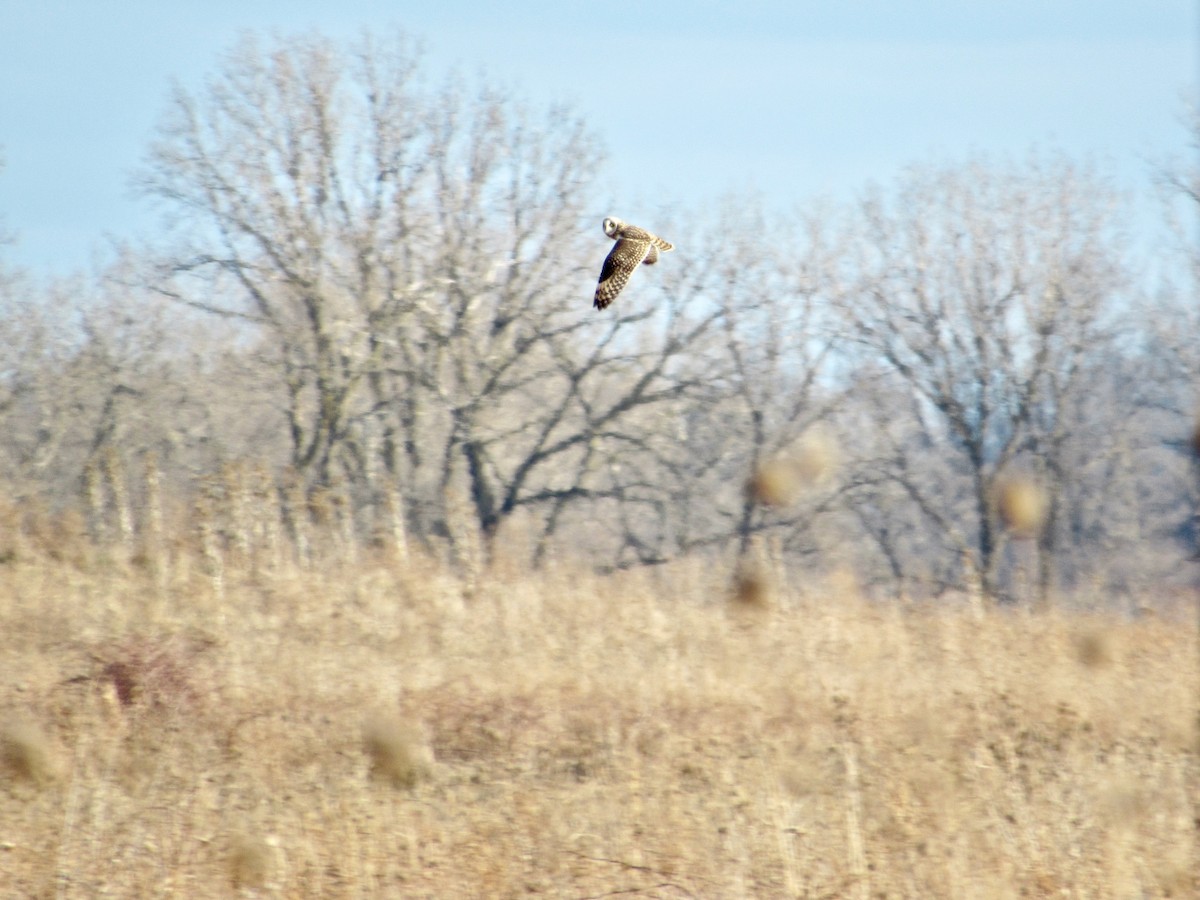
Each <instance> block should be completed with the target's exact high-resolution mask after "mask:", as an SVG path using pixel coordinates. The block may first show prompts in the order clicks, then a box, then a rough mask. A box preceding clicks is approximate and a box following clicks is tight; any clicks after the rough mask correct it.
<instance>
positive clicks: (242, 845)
mask: <svg viewBox="0 0 1200 900" xmlns="http://www.w3.org/2000/svg"><path fill="white" fill-rule="evenodd" d="M273 858H274V853H273V852H272V847H271V844H270V841H268V840H267V839H266V838H264V837H262V836H261V835H258V834H246V833H244V832H237V833H235V834H233V835H231V836H230V838H229V855H228V858H227V862H228V865H229V880H230V882H232V884H233V886H234V887H235V888H243V887H246V888H261V887H265V886H266V884H267V882H268V881H269V880H270V878H271V866H272V861H273Z"/></svg>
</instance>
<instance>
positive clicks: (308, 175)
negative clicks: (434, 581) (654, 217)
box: [0, 35, 1200, 599]
mask: <svg viewBox="0 0 1200 900" xmlns="http://www.w3.org/2000/svg"><path fill="white" fill-rule="evenodd" d="M1192 135H1193V137H1195V136H1196V135H1200V128H1196V126H1195V123H1194V122H1193V123H1192ZM600 147H601V142H600V141H599V140H598V138H597V136H596V135H595V134H593V133H592V132H591V131H590V130H589V128H588V127H587V125H586V123H585V122H583V121H581V120H580V119H579V118H578V117H577V116H575V115H574V114H573V113H572V112H571V111H570V110H568V109H565V108H560V107H552V108H549V109H544V110H535V109H531V108H530V107H529V106H528V105H526V104H524V103H523V102H521V101H520V100H519V99H517V98H514V97H512V96H510V95H508V94H506V93H504V92H500V91H497V90H496V89H494V88H492V87H491V86H489V85H487V84H482V85H468V84H465V83H463V82H459V81H449V82H446V83H434V82H432V81H431V80H430V78H429V77H428V74H427V73H426V72H424V71H423V69H422V66H421V62H420V59H419V54H417V53H416V52H415V51H414V48H413V46H412V45H411V43H410V42H409V41H408V40H407V39H406V38H405V37H403V36H402V35H393V36H388V37H383V38H381V37H374V36H368V37H364V38H362V39H361V40H359V41H357V42H353V43H349V44H338V43H335V42H332V41H330V40H327V39H325V38H322V37H320V36H304V37H285V38H278V39H275V40H273V41H271V42H268V43H263V42H261V41H260V40H259V39H257V38H254V37H247V38H245V39H244V40H243V41H242V43H240V44H239V45H238V46H237V47H236V48H235V50H234V52H232V53H231V54H230V55H229V56H228V57H227V58H226V59H225V61H224V63H223V65H222V67H221V68H220V69H219V71H218V72H217V73H216V74H215V75H214V77H213V78H212V79H211V80H210V81H209V82H208V84H207V85H206V86H205V87H204V88H203V89H201V90H198V91H194V92H192V91H187V90H184V89H182V88H176V89H175V90H174V92H173V93H172V95H171V97H170V100H169V103H168V105H167V110H166V112H165V114H164V116H163V118H162V120H161V122H160V126H159V129H158V132H157V135H156V139H155V140H154V142H153V143H152V145H151V146H150V147H149V148H148V151H147V155H146V159H145V162H144V164H143V165H142V167H141V169H140V170H139V172H138V174H137V176H136V183H137V187H138V189H139V190H140V192H141V193H142V194H143V195H144V196H145V198H146V200H147V202H151V203H156V204H157V205H159V206H160V207H161V209H162V212H163V214H164V223H165V224H164V229H163V231H162V232H161V233H160V234H158V235H155V236H154V237H153V239H151V240H148V241H145V242H142V243H136V244H135V243H128V244H125V245H123V246H122V247H120V249H119V252H118V253H117V254H116V259H115V261H114V262H113V263H112V264H111V266H110V267H109V269H108V270H107V271H105V272H104V273H102V275H101V276H100V277H96V278H89V277H84V276H78V277H75V278H72V279H68V280H63V281H58V282H53V283H41V282H38V283H35V282H34V281H33V280H32V279H31V278H29V277H28V276H26V275H23V274H22V273H19V272H15V271H13V270H12V269H11V267H10V268H7V269H3V270H0V354H2V357H0V421H2V422H3V425H2V426H0V478H3V481H4V483H5V485H6V489H7V492H8V494H9V497H10V498H11V500H12V504H13V506H14V508H20V507H22V506H23V505H24V506H31V505H39V507H40V508H41V507H44V508H49V509H53V510H57V511H66V510H70V509H76V510H82V511H83V513H82V515H83V516H84V519H85V528H86V529H87V530H88V532H89V533H90V534H91V536H92V538H93V539H96V540H100V539H105V538H106V537H107V538H111V537H112V536H113V534H114V533H117V534H124V535H125V536H126V537H128V536H129V535H130V534H132V533H134V532H137V531H139V530H144V529H146V528H147V527H148V526H147V525H146V522H145V519H146V515H145V511H146V509H147V508H148V505H147V504H148V499H149V498H150V494H149V493H148V490H149V489H148V488H147V487H146V483H147V482H146V477H145V473H147V472H152V473H153V477H152V478H151V480H150V483H151V484H152V485H153V486H154V488H153V490H154V492H158V491H161V492H162V494H163V495H164V496H167V497H173V498H177V503H179V504H182V505H183V506H186V504H187V503H188V502H191V501H190V500H188V499H187V498H194V497H196V496H200V495H202V494H203V493H204V491H205V490H206V488H205V485H208V486H209V489H212V485H213V484H215V483H216V482H215V481H214V480H213V479H215V478H217V476H218V475H219V473H221V472H222V471H228V470H229V467H231V466H253V467H256V468H255V469H254V471H255V472H257V473H258V474H257V475H256V476H255V477H256V478H257V481H256V482H255V484H257V485H258V487H257V488H255V491H256V493H254V496H255V497H256V498H257V500H256V501H255V502H256V503H258V504H259V505H263V506H268V507H274V506H277V505H278V506H288V504H287V503H286V500H287V498H288V497H296V496H302V497H305V498H309V500H311V499H312V498H314V497H318V496H336V497H338V498H339V500H338V503H339V504H340V506H339V509H341V511H342V512H341V515H342V518H343V520H344V522H345V523H346V529H347V534H348V535H351V536H357V537H358V538H359V539H364V540H365V539H367V538H369V537H370V536H371V535H373V534H377V533H378V532H379V530H380V529H381V528H386V529H391V530H392V531H393V532H396V533H402V534H404V535H405V540H408V541H412V542H416V543H419V544H423V545H424V546H425V547H426V548H427V549H428V550H430V551H431V552H435V553H449V554H450V556H451V558H456V557H461V556H462V555H463V554H464V553H466V552H467V550H465V549H464V548H469V547H472V546H478V547H480V548H482V551H481V552H483V553H487V552H489V549H490V548H491V546H492V545H493V543H494V542H496V541H498V540H501V539H503V535H504V534H505V533H506V530H512V531H514V532H515V531H520V532H521V534H522V535H523V536H524V540H525V542H526V546H527V551H528V557H529V559H528V562H530V563H531V564H538V563H540V562H542V561H544V560H545V559H546V558H547V557H548V555H568V556H570V557H572V558H576V559H582V560H585V561H587V562H589V563H590V564H592V565H595V566H597V567H601V568H603V567H625V566H632V565H646V564H655V563H659V562H665V561H668V560H672V559H676V558H679V557H681V556H686V555H695V554H707V555H712V556H714V557H744V556H746V555H747V554H748V553H749V552H751V548H754V547H760V548H761V547H764V546H767V547H770V548H771V552H772V553H774V554H775V555H776V556H777V558H778V559H780V560H784V561H787V562H788V564H789V565H790V564H794V565H796V566H810V567H813V568H814V569H824V570H829V569H834V568H847V569H850V570H852V571H854V572H855V573H856V574H857V576H858V577H859V579H860V580H861V581H863V582H864V583H866V584H868V585H872V586H876V587H878V588H880V589H882V590H886V591H891V592H898V593H903V594H910V595H936V594H940V593H943V592H945V591H958V590H962V589H964V588H969V589H971V590H975V591H979V592H982V593H983V594H984V595H986V596H990V597H994V598H1001V599H1004V598H1015V597H1017V596H1018V594H1019V593H1020V590H1019V588H1020V585H1019V580H1020V579H1021V578H1024V579H1025V580H1026V589H1027V590H1028V591H1030V592H1031V593H1032V594H1036V595H1037V596H1042V597H1045V596H1048V595H1049V594H1051V593H1052V592H1054V591H1087V590H1093V589H1095V590H1102V591H1104V592H1107V593H1111V592H1113V591H1114V590H1116V591H1118V592H1120V591H1128V592H1133V591H1140V590H1144V589H1146V588H1147V587H1148V586H1151V585H1153V586H1161V585H1165V584H1183V583H1186V582H1187V580H1188V579H1189V578H1191V577H1194V576H1193V575H1192V574H1191V573H1190V572H1189V571H1188V568H1187V563H1186V560H1187V558H1188V557H1189V555H1191V554H1194V553H1195V552H1196V551H1197V548H1198V547H1200V528H1198V524H1197V523H1198V510H1200V473H1198V471H1197V466H1200V463H1197V461H1196V455H1197V453H1200V449H1198V448H1197V446H1196V444H1197V443H1200V437H1195V436H1194V429H1195V422H1196V418H1195V417H1196V412H1197V405H1198V403H1200V397H1198V396H1197V386H1198V385H1200V340H1198V339H1197V338H1196V335H1200V318H1198V316H1200V305H1198V304H1197V302H1196V300H1195V290H1196V285H1197V284H1198V283H1200V278H1198V276H1200V254H1197V253H1196V252H1195V250H1194V246H1193V245H1192V244H1191V242H1190V240H1189V237H1190V235H1188V234H1187V228H1185V227H1180V226H1179V223H1180V222H1186V221H1188V220H1189V219H1190V218H1192V217H1194V215H1195V209H1196V201H1197V198H1198V197H1200V188H1198V187H1197V177H1198V176H1197V171H1196V170H1195V169H1194V168H1189V167H1188V166H1186V165H1175V166H1168V167H1166V168H1164V170H1163V171H1162V172H1161V173H1159V176H1158V179H1159V184H1160V187H1161V188H1162V191H1163V195H1164V201H1163V216H1164V223H1166V224H1165V226H1164V233H1170V232H1169V228H1170V226H1171V225H1172V224H1174V226H1175V227H1176V228H1177V232H1176V233H1177V236H1178V239H1177V240H1175V241H1171V240H1168V239H1164V241H1163V242H1162V246H1161V247H1159V248H1158V249H1157V251H1156V253H1157V254H1158V256H1157V258H1156V262H1157V263H1161V265H1155V266H1149V265H1147V263H1146V261H1145V260H1144V259H1140V258H1138V257H1137V256H1136V255H1135V254H1134V253H1133V250H1132V243H1131V237H1130V235H1129V233H1128V232H1127V230H1126V222H1127V218H1128V215H1129V204H1128V200H1127V198H1124V197H1122V196H1121V195H1120V193H1119V192H1118V191H1116V190H1115V189H1114V188H1113V187H1112V185H1111V183H1110V181H1109V180H1108V179H1107V178H1106V177H1105V176H1104V174H1103V173H1102V172H1100V171H1098V170H1096V169H1095V168H1094V167H1092V166H1089V165H1087V164H1084V163H1080V162H1078V161H1075V160H1071V159H1069V158H1066V157H1063V156H1057V155H1045V154H1041V155H1039V154H1031V155H1030V156H1029V157H1028V158H1027V159H1024V160H1019V161H1012V160H1004V161H995V160H987V159H980V158H977V159H970V160H966V161H964V162H961V163H958V164H950V165H925V166H920V165H918V166H914V167H912V168H911V169H909V170H908V171H906V172H905V173H904V174H902V175H901V176H900V177H899V178H897V179H896V180H895V182H894V183H893V184H891V185H887V186H873V187H871V188H869V189H867V190H866V191H864V192H863V194H862V196H861V197H860V198H859V199H858V200H857V201H855V202H853V203H842V204H833V203H824V204H819V205H816V206H814V207H813V208H810V209H806V210H804V211H801V212H794V213H781V212H778V211H775V210H772V209H769V208H768V207H767V205H766V204H764V203H763V202H762V201H761V199H759V198H754V197H728V198H726V199H725V200H724V201H722V202H721V203H720V204H719V205H718V206H717V207H716V208H714V209H711V210H706V211H705V212H704V213H703V214H699V213H697V214H695V215H691V216H683V215H678V214H675V215H669V214H667V213H664V214H663V219H662V221H658V222H655V223H654V228H655V230H656V231H658V233H660V234H663V235H665V236H667V237H668V238H669V239H670V240H671V241H672V242H673V243H675V245H676V247H677V248H678V249H677V251H676V252H675V253H673V254H672V255H671V259H670V260H669V263H670V264H669V265H666V264H664V265H662V266H660V267H658V268H657V270H656V272H655V277H654V278H640V279H639V280H638V281H637V282H635V285H634V286H633V288H632V289H631V290H628V291H627V292H626V293H625V294H624V295H622V297H620V298H619V299H618V301H617V303H616V304H614V306H613V307H612V308H611V309H609V310H607V311H606V312H605V313H603V314H597V313H595V311H593V310H592V309H591V306H590V302H588V301H589V298H590V296H591V291H592V289H593V288H594V281H595V276H596V273H597V271H598V267H599V262H600V260H601V259H602V258H603V254H604V253H606V252H607V244H606V243H602V241H603V238H602V236H601V235H600V234H599V230H600V225H599V223H600V220H601V219H602V218H603V216H604V215H607V214H610V213H616V214H620V213H621V211H620V210H614V209H609V208H608V206H607V205H606V204H608V203H609V202H610V198H606V197H605V195H604V190H603V186H602V182H601V181H600V179H599V178H598V175H599V173H600V172H601V168H602V165H603V155H602V152H601V151H600V149H599V148H600ZM1173 216H1174V217H1175V218H1172V217H1173ZM0 258H2V257H0ZM1163 270H1166V271H1171V272H1176V273H1179V274H1178V275H1177V276H1176V277H1174V278H1173V279H1171V278H1166V277H1164V276H1163V275H1162V274H1161V272H1162V271H1163ZM134 475H136V477H134ZM1018 490H1025V491H1026V494H1024V495H1021V496H1025V497H1026V498H1027V500H1028V502H1027V503H1026V506H1027V507H1028V506H1029V504H1032V505H1033V507H1036V511H1035V514H1034V515H1033V518H1034V519H1036V522H1034V523H1032V524H1031V525H1030V526H1029V527H1024V528H1023V527H1022V526H1021V523H1020V521H1016V520H1017V519H1019V516H1015V515H1014V514H1013V513H1012V509H1013V508H1015V506H1014V502H1015V501H1014V502H1009V500H1007V499H1006V498H1011V497H1016V496H1018V494H1016V493H1013V492H1014V491H1018ZM210 492H211V491H210ZM226 492H227V493H228V491H227V490H226ZM155 496H157V493H155ZM306 502H307V501H306ZM156 503H158V501H157V500H156V501H155V503H152V504H149V506H150V507H153V506H154V505H155V504H156ZM288 508H290V509H292V510H293V511H292V513H291V514H290V519H289V521H290V522H291V526H290V527H291V528H292V531H293V534H294V535H295V534H299V533H300V528H301V525H302V523H301V522H300V519H302V518H305V517H311V516H313V515H315V513H314V512H313V509H314V508H315V507H313V506H312V505H311V503H310V504H308V505H306V503H299V504H291V505H290V506H288ZM297 510H299V511H298V512H297ZM160 514H161V513H160ZM463 523H469V524H466V525H464V524H463ZM224 539H228V536H226V537H225V538H224Z"/></svg>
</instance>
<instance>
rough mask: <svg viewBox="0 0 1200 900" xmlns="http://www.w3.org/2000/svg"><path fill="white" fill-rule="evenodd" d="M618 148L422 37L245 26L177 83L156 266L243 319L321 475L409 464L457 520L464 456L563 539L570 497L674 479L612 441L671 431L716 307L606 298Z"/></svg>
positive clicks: (409, 486)
mask: <svg viewBox="0 0 1200 900" xmlns="http://www.w3.org/2000/svg"><path fill="white" fill-rule="evenodd" d="M597 147H598V143H597V141H596V140H595V138H594V137H593V136H592V135H590V134H589V133H588V132H587V131H586V130H585V129H584V128H583V126H582V124H581V123H580V122H579V121H578V120H577V119H576V118H574V117H572V116H571V115H570V114H569V113H567V112H566V111H565V110H563V109H561V108H553V109H550V110H549V111H548V112H547V113H545V114H544V115H540V116H539V115H534V114H532V113H530V112H529V111H528V110H526V109H525V108H523V107H522V106H521V105H519V104H518V103H516V102H514V101H513V100H511V99H510V98H508V97H506V96H504V95H502V94H499V93H497V92H495V91H491V90H488V89H486V88H485V89H481V90H479V91H476V92H474V93H469V92H468V91H467V90H466V89H464V88H463V87H462V86H460V85H458V84H454V83H452V84H450V85H449V86H447V87H443V88H437V89H432V88H429V87H427V86H426V85H425V83H424V82H423V80H422V78H421V74H420V70H419V66H418V63H417V59H416V57H415V55H414V53H413V51H412V48H411V46H410V45H409V43H408V42H407V41H406V40H405V39H404V38H403V37H398V38H395V39H394V40H389V41H383V42H379V41H376V40H375V39H373V38H371V37H369V36H368V37H365V38H363V40H361V41H360V42H359V43H358V44H356V45H355V46H354V47H352V48H348V49H347V48H342V47H339V46H337V45H335V44H333V43H332V42H330V41H327V40H324V39H322V38H319V37H308V38H295V39H284V40H281V41H278V42H276V43H275V44H274V45H272V46H270V47H266V48H264V47H261V46H260V45H259V44H258V43H257V42H256V41H255V40H253V39H248V40H247V41H245V42H243V43H242V44H241V45H240V46H239V47H238V48H237V50H236V51H235V52H234V53H233V54H232V55H231V57H230V58H229V59H228V61H227V65H226V67H225V68H224V70H223V71H222V73H221V74H220V75H219V77H218V78H216V79H215V80H214V81H213V82H211V84H210V86H209V87H208V89H207V90H206V92H205V93H204V94H203V95H201V96H193V95H191V94H189V93H187V92H186V91H183V90H177V91H176V92H175V95H174V97H173V100H172V103H171V111H170V115H169V116H168V118H167V119H166V120H165V122H164V124H163V126H162V129H161V134H160V138H159V140H158V142H157V143H156V144H155V145H154V147H153V149H152V151H151V154H150V158H149V161H148V165H147V167H146V170H145V171H144V173H143V174H142V176H141V181H140V183H141V185H142V188H143V189H144V190H145V191H146V192H147V193H148V194H150V195H152V196H154V197H157V198H159V199H161V200H163V201H164V202H165V203H166V204H167V206H168V207H169V209H170V210H171V211H172V212H173V213H174V214H175V216H176V217H177V219H178V222H179V224H180V225H181V226H183V227H182V228H181V229H180V232H179V241H178V242H177V243H175V244H174V245H171V246H166V247H164V248H162V249H161V250H160V254H161V259H162V263H161V265H160V266H159V270H158V278H157V280H155V282H154V283H155V285H156V287H157V289H158V290H160V291H162V292H163V293H165V294H167V295H168V296H170V297H172V298H174V299H176V300H177V301H179V302H181V303H184V304H188V305H190V306H192V307H195V308H198V309H201V310H204V311H206V312H209V313H212V314H214V315H218V316H222V317H226V318H230V319H233V320H236V321H240V322H242V323H244V327H245V334H246V337H245V341H246V343H247V344H248V345H251V346H252V347H253V348H254V353H255V354H257V356H258V358H259V359H260V360H261V361H262V362H263V363H264V364H266V365H267V366H269V367H270V368H271V369H272V370H273V371H274V372H275V373H276V376H277V383H278V384H279V390H278V396H279V398H280V406H281V413H282V416H283V418H284V420H285V421H286V423H287V433H288V435H289V440H290V444H291V449H290V454H289V460H288V461H289V463H290V465H291V466H292V467H294V469H295V470H296V471H297V472H298V473H300V474H301V476H302V477H303V478H304V479H305V481H306V482H307V483H308V484H310V485H326V484H329V483H331V482H333V481H336V480H346V481H348V482H349V483H350V484H351V486H352V488H353V489H354V490H355V491H356V492H357V493H358V495H359V499H360V500H361V501H362V502H364V503H365V504H368V505H370V504H377V503H380V502H381V497H383V496H384V495H387V496H390V495H391V494H390V493H389V492H390V491H391V488H392V487H394V486H396V485H398V486H399V488H400V490H401V492H402V494H403V495H404V496H405V497H406V498H407V506H408V510H407V512H408V515H409V516H410V517H411V518H413V519H414V520H415V524H416V525H417V526H418V529H419V531H420V532H421V533H423V534H429V533H434V532H438V531H441V532H443V533H448V531H447V529H446V527H445V525H444V523H443V521H442V520H443V519H444V517H445V513H446V509H445V502H444V498H445V495H446V491H447V488H448V486H449V485H450V483H451V481H452V480H453V479H454V477H455V475H454V473H455V472H461V473H462V478H463V482H464V484H465V488H464V490H465V491H466V493H467V494H468V496H469V499H470V508H471V509H472V510H473V515H474V517H475V519H476V524H477V525H478V526H479V527H480V528H482V530H483V531H484V533H485V534H488V535H491V534H493V533H494V532H495V530H496V528H497V526H498V525H499V523H500V522H501V521H502V520H504V519H505V518H506V517H508V516H510V515H511V514H513V513H514V512H515V511H517V510H518V509H534V510H536V511H537V512H538V515H539V516H540V521H541V529H542V537H543V540H545V539H548V538H549V536H550V535H552V534H553V533H554V532H555V530H556V529H557V528H558V526H559V523H560V521H561V518H562V515H563V514H564V512H565V509H566V507H567V506H569V505H571V504H573V503H577V502H588V501H599V500H605V501H615V500H619V499H620V498H626V499H628V498H629V497H630V495H631V492H632V493H636V491H637V485H638V484H639V483H640V482H642V481H644V480H651V481H652V480H653V477H652V475H651V473H649V472H647V471H645V470H642V471H640V472H639V471H638V470H635V469H633V468H625V469H622V468H621V467H620V466H619V465H615V464H614V465H610V466H607V467H606V465H605V462H604V460H605V457H606V454H612V453H616V452H620V453H622V454H626V455H632V454H636V453H641V452H646V451H647V450H648V448H650V446H651V445H652V444H653V443H654V440H653V439H652V438H650V437H648V436H647V434H646V432H647V429H651V430H652V429H653V428H655V427H657V424H656V421H654V420H656V419H657V418H658V414H657V413H654V412H651V411H650V410H652V409H658V408H659V407H667V406H669V405H670V404H672V403H674V402H676V401H677V400H678V398H679V397H680V396H681V395H682V394H683V393H685V392H687V391H688V390H690V389H691V386H692V385H694V384H695V383H696V382H697V380H698V379H697V378H696V377H695V376H694V374H688V372H686V371H684V370H685V369H687V368H688V367H687V366H684V365H683V364H682V363H681V360H684V359H685V358H686V357H687V355H688V353H689V352H690V351H689V347H690V346H691V345H692V344H693V343H694V342H695V341H696V340H698V339H699V337H700V336H701V335H702V334H703V333H704V332H705V331H706V330H707V329H708V327H709V324H710V323H711V321H712V316H708V317H705V316H692V315H690V314H689V313H688V312H687V310H685V309H684V308H683V307H682V305H681V304H678V303H673V302H666V303H664V304H661V305H660V306H659V307H658V308H657V309H654V308H647V307H646V306H641V307H638V308H636V309H634V308H633V307H632V305H631V304H629V303H623V304H622V306H621V307H618V308H617V309H614V310H613V311H611V314H609V315H606V316H604V317H602V318H597V317H595V316H594V315H593V314H592V311H591V309H590V305H589V304H588V302H587V300H588V298H589V297H590V293H591V290H592V285H593V284H594V278H595V272H596V266H598V261H597V260H598V258H602V256H600V257H598V254H602V253H603V252H604V244H603V243H602V239H600V238H599V236H598V235H597V236H596V238H593V239H592V240H588V241H587V242H586V244H585V241H584V239H583V238H582V237H581V229H584V228H586V230H587V232H588V234H589V236H590V235H592V234H595V233H596V232H598V231H599V219H600V218H601V217H602V215H601V214H599V213H597V212H594V211H593V210H594V209H595V207H594V206H593V205H592V203H591V195H590V194H589V189H590V180H591V179H592V178H593V177H594V174H595V172H596V171H597V167H598V164H599V162H600V153H599V151H598V149H597ZM585 247H586V249H585ZM648 334H652V335H653V338H650V337H648ZM692 368H693V369H694V368H695V366H692ZM601 470H605V471H606V474H604V475H601Z"/></svg>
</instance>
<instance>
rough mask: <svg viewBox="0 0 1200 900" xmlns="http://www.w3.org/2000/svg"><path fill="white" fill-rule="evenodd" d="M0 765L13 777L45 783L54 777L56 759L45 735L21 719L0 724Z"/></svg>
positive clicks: (55, 773)
mask: <svg viewBox="0 0 1200 900" xmlns="http://www.w3.org/2000/svg"><path fill="white" fill-rule="evenodd" d="M0 769H3V770H4V771H5V772H6V773H7V774H8V776H9V777H10V778H12V779H14V780H17V781H28V782H32V783H33V784H35V785H45V784H49V783H50V782H52V781H54V780H55V779H57V777H58V774H59V771H58V760H57V759H56V756H55V753H54V748H53V746H52V745H51V743H50V740H49V738H47V737H46V734H45V732H43V731H42V730H41V729H40V728H38V727H37V726H36V725H33V724H31V723H29V722H24V721H14V722H6V723H4V724H3V725H0Z"/></svg>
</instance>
